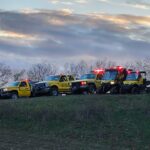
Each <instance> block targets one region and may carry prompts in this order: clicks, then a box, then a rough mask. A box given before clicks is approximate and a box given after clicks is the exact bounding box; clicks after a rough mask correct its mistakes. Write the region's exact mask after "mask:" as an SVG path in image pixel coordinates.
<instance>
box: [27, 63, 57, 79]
mask: <svg viewBox="0 0 150 150" xmlns="http://www.w3.org/2000/svg"><path fill="white" fill-rule="evenodd" d="M54 74H56V67H55V66H53V65H51V64H48V63H43V64H35V65H33V66H32V67H31V68H30V69H29V70H28V72H27V75H28V77H29V79H31V80H36V81H40V80H44V78H45V76H48V75H54Z"/></svg>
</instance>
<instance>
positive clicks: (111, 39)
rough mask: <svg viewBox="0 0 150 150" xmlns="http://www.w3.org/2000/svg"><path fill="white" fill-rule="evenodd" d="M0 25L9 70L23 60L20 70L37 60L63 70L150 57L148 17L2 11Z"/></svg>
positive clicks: (1, 46)
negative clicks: (83, 64) (66, 66)
mask: <svg viewBox="0 0 150 150" xmlns="http://www.w3.org/2000/svg"><path fill="white" fill-rule="evenodd" d="M0 24H1V28H0V56H1V60H2V61H6V59H4V58H8V60H7V62H8V63H10V64H13V65H14V64H15V62H16V60H19V61H21V60H22V63H20V65H23V63H24V64H26V63H28V64H32V63H37V62H40V61H42V60H46V61H48V62H50V63H56V64H60V65H62V64H63V63H65V62H67V61H70V62H75V61H79V60H81V59H84V60H88V61H89V62H90V61H93V60H98V59H102V58H105V57H108V58H110V59H111V60H117V61H118V62H123V61H129V60H135V59H139V58H144V57H146V56H149V55H150V49H149V47H150V40H149V39H150V28H149V27H150V17H141V16H131V15H110V14H104V13H103V14H100V13H99V14H98V13H97V14H88V15H79V14H78V15H76V14H73V13H72V12H71V13H69V11H68V12H67V11H50V10H28V11H20V12H5V11H1V12H0ZM13 61H14V63H13ZM17 66H18V65H17Z"/></svg>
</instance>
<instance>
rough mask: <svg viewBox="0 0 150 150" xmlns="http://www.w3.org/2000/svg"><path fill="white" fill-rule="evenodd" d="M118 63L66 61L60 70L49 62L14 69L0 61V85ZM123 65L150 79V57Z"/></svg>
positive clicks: (81, 72) (87, 70)
mask: <svg viewBox="0 0 150 150" xmlns="http://www.w3.org/2000/svg"><path fill="white" fill-rule="evenodd" d="M116 65H119V64H117V63H116V62H114V61H109V60H108V59H102V60H98V61H96V62H95V63H93V64H89V63H87V62H85V61H83V60H82V61H80V62H78V63H66V64H65V65H64V66H63V67H62V69H61V70H62V71H60V70H59V68H57V67H56V66H55V65H52V64H49V63H39V64H34V65H32V66H31V67H30V68H29V69H12V68H11V67H9V66H8V65H6V64H4V63H0V85H4V84H6V83H7V82H9V81H10V80H13V81H17V80H21V79H24V78H29V79H31V80H34V81H40V80H43V79H44V77H45V76H48V75H55V74H60V73H63V74H73V75H75V76H76V77H79V76H80V75H82V74H85V73H88V72H89V71H91V70H93V69H94V68H109V67H112V66H116ZM123 66H124V67H126V68H130V69H134V70H142V71H146V72H147V78H149V79H150V58H145V59H143V60H138V61H135V62H134V63H131V62H127V63H126V64H124V65H123Z"/></svg>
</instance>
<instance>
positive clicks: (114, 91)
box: [110, 87, 118, 94]
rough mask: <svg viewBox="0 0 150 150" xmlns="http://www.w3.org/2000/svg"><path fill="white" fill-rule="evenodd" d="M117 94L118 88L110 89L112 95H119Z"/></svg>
mask: <svg viewBox="0 0 150 150" xmlns="http://www.w3.org/2000/svg"><path fill="white" fill-rule="evenodd" d="M117 93H118V90H117V87H113V88H111V89H110V94H117Z"/></svg>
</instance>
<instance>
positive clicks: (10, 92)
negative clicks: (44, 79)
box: [0, 80, 32, 99]
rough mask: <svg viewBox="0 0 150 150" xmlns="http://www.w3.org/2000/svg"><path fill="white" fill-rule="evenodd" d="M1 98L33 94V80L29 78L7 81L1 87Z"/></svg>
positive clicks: (15, 97) (14, 97)
mask: <svg viewBox="0 0 150 150" xmlns="http://www.w3.org/2000/svg"><path fill="white" fill-rule="evenodd" d="M0 95H1V98H12V99H17V98H18V97H30V96H31V95H32V82H31V81H29V80H22V81H14V82H10V83H7V84H6V85H4V86H3V87H2V88H1V89H0Z"/></svg>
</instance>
